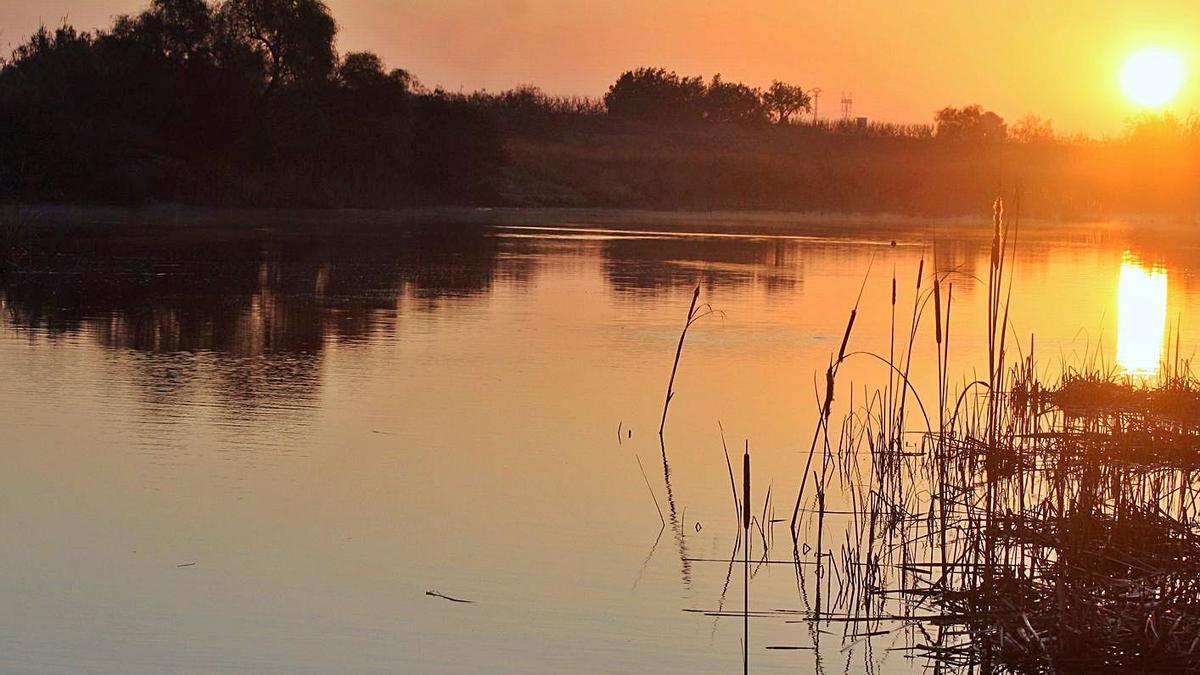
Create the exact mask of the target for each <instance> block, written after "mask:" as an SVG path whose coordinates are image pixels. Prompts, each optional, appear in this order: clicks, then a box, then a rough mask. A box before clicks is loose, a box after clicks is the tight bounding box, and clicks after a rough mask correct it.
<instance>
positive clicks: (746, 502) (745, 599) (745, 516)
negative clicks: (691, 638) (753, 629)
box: [742, 441, 750, 675]
mask: <svg viewBox="0 0 1200 675" xmlns="http://www.w3.org/2000/svg"><path fill="white" fill-rule="evenodd" d="M742 529H743V530H745V531H746V547H745V548H744V549H743V550H742V553H743V555H744V559H743V561H742V562H743V564H742V587H743V590H742V609H743V611H742V673H743V674H744V675H749V673H750V441H746V451H745V454H743V455H742Z"/></svg>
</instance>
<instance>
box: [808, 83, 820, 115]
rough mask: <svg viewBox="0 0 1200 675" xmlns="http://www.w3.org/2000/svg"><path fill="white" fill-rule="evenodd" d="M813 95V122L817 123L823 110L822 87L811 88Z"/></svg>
mask: <svg viewBox="0 0 1200 675" xmlns="http://www.w3.org/2000/svg"><path fill="white" fill-rule="evenodd" d="M809 91H810V93H812V97H813V124H816V123H817V115H818V114H820V110H821V88H820V87H813V88H812V89H810V90H809Z"/></svg>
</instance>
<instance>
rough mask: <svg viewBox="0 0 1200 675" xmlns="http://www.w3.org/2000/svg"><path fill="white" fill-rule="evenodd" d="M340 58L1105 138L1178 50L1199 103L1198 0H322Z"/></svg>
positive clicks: (497, 80)
mask: <svg viewBox="0 0 1200 675" xmlns="http://www.w3.org/2000/svg"><path fill="white" fill-rule="evenodd" d="M145 4H146V3H145V2H143V1H142V0H36V1H35V0H0V27H3V35H2V36H0V44H3V45H4V46H5V47H7V48H11V46H12V45H13V44H14V43H15V42H16V41H17V40H19V39H21V38H22V37H24V36H25V35H26V34H28V33H29V32H30V31H31V30H33V29H35V28H36V27H37V25H38V24H39V22H46V23H48V24H54V23H57V22H58V21H59V20H60V19H61V18H62V17H63V16H69V17H70V21H71V22H72V23H74V24H75V25H77V26H79V27H89V28H92V27H96V26H98V25H104V24H107V22H108V20H109V18H110V17H111V16H112V15H113V14H116V13H121V12H131V11H137V10H139V9H140V8H142V7H143V6H145ZM327 4H328V5H329V6H330V8H331V9H332V10H333V14H334V17H335V18H336V19H337V20H338V23H339V24H340V26H341V33H340V36H339V48H340V49H341V50H342V51H346V50H356V49H371V50H374V51H376V52H378V53H379V54H380V55H381V56H383V57H384V59H385V60H386V61H387V63H388V65H389V66H399V67H403V68H407V69H409V70H411V71H413V72H414V73H415V74H416V75H417V76H418V77H419V78H420V79H421V80H422V81H423V82H425V83H426V84H430V85H433V84H441V85H443V86H444V87H446V88H447V89H458V88H460V87H462V88H464V89H476V88H481V87H484V88H487V89H492V90H497V89H502V88H507V87H510V86H513V85H515V84H520V83H533V84H537V85H539V86H541V87H542V88H543V89H545V90H546V91H548V92H551V93H562V94H587V95H599V94H602V93H603V92H604V90H605V89H606V88H607V86H608V84H609V83H611V82H612V81H613V80H614V79H615V77H616V76H617V75H618V74H619V73H620V72H621V71H622V70H625V69H628V68H631V67H635V66H640V65H661V66H663V67H666V68H670V69H674V70H677V71H679V72H681V73H686V74H700V75H705V76H711V75H712V74H713V73H716V72H720V73H721V74H722V75H723V77H725V78H726V79H736V80H742V81H744V82H747V83H749V84H755V85H766V84H769V83H770V81H771V79H773V78H779V79H783V80H786V81H790V82H795V83H799V84H802V85H803V86H805V87H821V88H822V89H823V90H824V91H825V93H824V94H823V95H822V98H821V111H822V113H823V115H824V114H826V113H828V114H831V115H836V114H838V99H839V98H840V96H841V93H842V92H843V91H845V92H852V93H853V97H854V112H855V114H858V115H866V116H869V117H871V118H875V119H884V120H891V121H900V122H918V121H928V120H929V119H930V118H931V116H932V113H933V111H934V110H936V109H937V108H940V107H943V106H946V105H964V104H968V103H980V104H982V105H984V106H985V107H987V108H991V109H993V110H996V111H997V112H999V113H1000V114H1001V115H1002V116H1004V117H1005V118H1007V119H1009V120H1010V121H1011V120H1015V119H1017V118H1018V117H1020V116H1021V115H1023V114H1025V113H1027V112H1035V113H1038V114H1040V115H1043V116H1046V117H1049V118H1051V119H1053V120H1054V123H1055V127H1056V128H1057V129H1059V130H1064V131H1079V130H1081V131H1089V132H1093V133H1103V132H1109V131H1114V130H1117V129H1119V128H1120V126H1121V123H1122V120H1123V119H1124V118H1125V117H1126V116H1128V115H1130V114H1131V113H1133V112H1135V108H1134V107H1133V106H1132V105H1131V104H1129V103H1128V102H1126V101H1125V100H1124V98H1123V96H1122V95H1121V93H1120V90H1119V88H1118V86H1117V71H1118V69H1119V67H1120V65H1121V62H1122V60H1123V58H1124V56H1125V55H1126V54H1128V53H1129V52H1130V51H1132V50H1134V49H1136V48H1138V47H1141V46H1147V45H1157V46H1165V47H1170V48H1173V49H1176V50H1178V51H1179V52H1180V54H1181V55H1182V56H1183V58H1184V59H1185V60H1186V63H1187V68H1188V70H1189V75H1191V77H1189V79H1188V81H1187V82H1186V83H1185V85H1184V89H1183V91H1182V93H1181V94H1180V96H1179V98H1178V99H1177V100H1176V102H1175V103H1174V104H1173V106H1172V107H1173V108H1174V109H1176V110H1177V111H1179V112H1184V113H1186V112H1189V111H1191V110H1193V109H1198V108H1200V72H1192V71H1194V70H1195V71H1200V48H1198V46H1197V44H1196V43H1197V42H1198V41H1200V33H1198V32H1197V30H1196V27H1197V26H1200V2H1196V0H1160V1H1158V2H1132V1H1129V0H1125V1H1122V2H1111V1H1104V0H1053V1H1050V2H1048V1H1045V0H1040V1H1024V0H1020V1H1008V2H1004V1H998V2H992V3H983V2H973V1H969V0H918V1H917V2H909V3H903V2H900V3H898V2H894V1H893V0H842V1H838V2H827V3H815V2H814V3H803V2H797V1H796V0H790V1H782V0H768V1H758V2H755V1H753V0H750V1H747V2H709V1H705V0H686V1H685V0H657V1H656V0H642V1H638V0H610V1H607V2H605V1H603V0H594V1H589V2H584V1H580V0H412V1H395V0H327Z"/></svg>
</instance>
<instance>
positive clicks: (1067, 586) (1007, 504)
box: [668, 200, 1200, 674]
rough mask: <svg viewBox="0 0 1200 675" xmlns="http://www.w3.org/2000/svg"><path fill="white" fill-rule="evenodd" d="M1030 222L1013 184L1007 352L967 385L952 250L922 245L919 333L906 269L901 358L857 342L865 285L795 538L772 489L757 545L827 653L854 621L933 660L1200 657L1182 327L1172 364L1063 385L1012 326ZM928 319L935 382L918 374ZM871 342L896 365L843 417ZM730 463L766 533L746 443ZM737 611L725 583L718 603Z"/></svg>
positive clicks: (1002, 320)
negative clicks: (785, 545) (915, 379)
mask: <svg viewBox="0 0 1200 675" xmlns="http://www.w3.org/2000/svg"><path fill="white" fill-rule="evenodd" d="M1019 222H1020V217H1019V205H1017V204H1016V202H1015V200H1014V207H1013V208H1012V209H1011V210H1007V209H1006V207H1005V204H1004V202H1002V201H1001V200H997V202H996V204H995V217H994V219H993V241H992V249H991V256H990V262H989V269H988V276H987V279H986V282H987V288H986V292H987V294H988V295H987V298H988V312H987V324H986V326H985V329H986V331H987V337H988V342H987V343H988V345H989V350H988V363H987V364H986V366H985V367H986V371H985V373H984V374H983V375H982V376H980V377H978V378H977V379H976V380H974V381H970V382H967V383H965V384H964V385H963V386H962V387H960V388H959V389H958V390H952V389H951V387H950V378H949V366H948V363H949V361H950V357H951V354H952V349H951V343H950V340H951V336H952V334H955V335H956V334H958V332H959V331H961V330H962V328H961V327H959V326H955V327H954V330H953V331H952V330H951V328H952V326H951V322H950V317H951V312H952V308H953V298H954V291H953V284H952V279H951V277H950V275H948V274H946V273H944V272H941V271H939V270H938V269H937V265H936V261H935V262H934V264H933V265H931V268H932V270H933V273H932V274H931V275H927V272H926V266H925V263H924V261H922V263H921V265H920V267H919V269H918V271H917V275H916V279H915V280H914V282H913V285H912V286H909V288H911V289H912V292H913V298H912V309H911V316H910V317H909V318H908V319H906V320H905V319H899V321H900V322H901V327H900V329H899V330H897V321H898V319H897V307H898V306H900V305H901V304H902V303H901V299H900V298H898V293H897V288H898V284H897V280H896V278H895V275H893V282H892V291H891V293H892V298H891V303H892V331H891V333H892V338H891V344H890V345H889V347H888V354H887V355H886V356H884V355H882V354H875V353H873V352H866V351H861V350H856V349H855V348H854V340H853V329H854V325H855V319H856V316H857V313H858V306H859V305H858V302H857V301H856V302H855V305H854V309H853V310H852V312H851V313H850V318H849V320H848V322H847V326H846V330H845V334H844V336H843V339H842V341H841V343H840V345H839V347H838V350H837V352H836V354H834V355H831V359H830V363H829V366H828V367H827V368H826V373H825V387H824V396H823V397H822V398H821V399H820V401H819V405H820V409H819V411H818V413H819V414H818V421H817V424H816V429H815V431H814V434H813V437H812V442H811V444H810V450H809V452H808V454H807V455H806V456H805V458H804V460H803V462H802V463H801V465H800V467H798V468H801V469H802V470H801V472H800V474H799V476H798V481H797V486H796V501H795V505H794V507H793V514H792V518H791V519H790V522H789V531H790V532H791V537H792V542H791V543H792V546H791V549H792V550H791V555H790V557H789V558H787V559H783V558H780V557H778V555H775V556H773V555H772V553H773V552H774V551H776V550H777V549H778V547H776V546H773V545H772V542H773V538H772V537H771V536H770V535H769V534H768V532H769V531H770V526H771V525H774V524H775V523H776V522H781V523H782V522H783V521H782V519H775V518H773V517H771V518H768V516H767V513H766V505H765V504H764V509H763V511H764V513H763V516H762V518H761V520H762V521H763V523H764V524H765V527H766V529H764V530H761V536H759V537H757V538H758V539H759V540H760V541H761V543H762V546H761V551H759V552H758V555H757V556H755V557H753V558H752V557H750V556H749V555H748V553H747V555H746V556H745V561H744V564H746V565H750V564H757V565H767V564H770V565H790V566H792V567H793V569H794V573H795V576H796V588H797V591H798V596H799V601H800V603H801V608H799V609H781V610H771V611H764V610H757V611H755V612H754V613H753V616H754V617H756V618H757V619H759V620H766V619H771V618H776V619H780V620H783V621H786V622H789V623H803V624H807V625H809V626H810V627H811V628H814V629H817V630H812V631H810V635H812V636H814V637H813V645H812V647H811V648H812V649H818V650H819V642H820V641H819V639H818V638H817V637H816V636H817V635H819V634H822V633H829V632H839V631H840V633H841V638H842V641H843V642H844V646H843V647H842V651H847V650H850V649H852V648H853V647H854V646H855V645H858V644H860V643H863V642H870V641H873V640H875V639H878V638H881V637H883V636H890V637H889V639H892V640H893V643H891V644H894V638H896V637H900V638H903V639H902V640H901V641H900V642H899V645H898V646H891V647H888V649H891V650H898V651H902V652H904V653H905V655H907V656H909V657H912V658H916V659H922V660H924V661H925V662H926V663H927V665H930V666H932V667H933V668H934V671H935V672H964V673H968V672H969V673H1002V672H1008V673H1082V672H1088V673H1092V674H1094V673H1117V672H1122V673H1123V672H1146V673H1156V672H1160V673H1174V672H1200V380H1197V379H1196V378H1195V377H1193V376H1192V375H1191V371H1190V364H1189V363H1188V362H1187V361H1186V360H1184V359H1182V358H1180V356H1179V346H1178V339H1176V344H1175V349H1174V354H1171V353H1170V352H1168V354H1167V355H1165V356H1164V358H1163V363H1162V367H1161V369H1160V375H1159V376H1158V378H1157V379H1156V380H1154V381H1146V380H1135V379H1133V378H1131V377H1127V376H1124V375H1121V374H1119V373H1116V372H1110V371H1104V370H1101V369H1099V368H1095V367H1093V368H1082V369H1067V370H1065V372H1064V374H1063V375H1061V376H1060V377H1058V378H1057V379H1056V380H1054V381H1049V382H1047V381H1043V380H1042V379H1041V378H1040V377H1039V376H1038V374H1037V373H1038V372H1039V369H1038V367H1037V354H1036V352H1035V343H1034V339H1033V338H1032V337H1030V338H1029V340H1028V343H1027V344H1020V343H1018V342H1017V341H1016V340H1015V339H1014V337H1013V336H1012V335H1011V334H1010V332H1009V331H1010V324H1009V320H1008V316H1009V307H1010V303H1011V298H1012V282H1011V267H1012V261H1013V258H1014V255H1013V254H1014V251H1015V250H1016V246H1017V237H1018V233H1019ZM904 285H905V284H904V283H903V282H901V283H900V284H899V288H900V289H903V288H904ZM695 302H696V300H695V299H693V307H694V306H695ZM693 311H694V310H693ZM901 313H902V312H901ZM690 316H691V315H690V314H689V322H690ZM923 321H925V322H929V321H932V322H933V323H934V326H933V330H932V331H928V330H927V331H926V332H927V333H928V332H932V333H933V339H934V340H935V342H936V348H937V349H936V354H937V364H936V366H937V388H938V391H937V392H936V396H934V395H932V394H929V395H925V394H924V393H923V392H919V391H918V390H917V389H916V388H915V387H914V386H913V385H912V382H911V380H910V378H909V374H910V372H912V371H911V368H912V366H913V364H912V362H913V358H914V357H913V354H914V353H915V350H914V344H915V343H916V341H917V340H918V336H919V335H922V334H923V333H922V332H921V331H920V330H919V328H920V326H921V324H922V322H923ZM903 324H907V325H903ZM926 327H927V328H928V326H926ZM904 334H907V341H906V342H905V341H904V339H903V337H901V341H900V343H899V344H897V339H896V337H895V336H896V335H901V336H903V335H904ZM1014 351H1015V352H1016V353H1015V357H1014V354H1013V352H1014ZM856 358H866V359H874V360H876V361H879V362H882V363H883V364H884V365H885V366H886V368H887V372H888V379H887V382H886V385H885V386H881V387H880V388H879V390H878V391H876V392H874V393H868V392H866V391H865V390H864V393H863V394H862V396H861V398H859V399H858V400H857V401H853V400H852V401H851V402H850V404H849V406H848V410H849V411H850V412H849V413H848V414H847V415H846V416H845V418H844V419H843V420H842V421H841V423H840V425H838V424H837V423H836V422H835V420H834V419H833V415H832V412H831V411H832V407H831V405H832V402H833V399H834V392H835V390H837V391H841V390H842V389H844V388H845V387H839V385H838V383H837V374H838V370H839V368H840V367H841V366H842V365H843V364H844V363H845V362H846V361H848V360H850V359H856ZM669 397H670V394H669V393H668V400H669ZM806 440H807V438H806ZM726 463H727V470H728V472H729V474H730V483H731V490H732V492H733V496H734V500H733V503H734V510H735V514H736V515H737V516H738V519H739V522H741V523H742V524H743V525H744V527H743V533H741V534H740V536H739V542H738V545H741V544H742V543H743V541H744V543H745V544H746V545H747V546H748V544H749V538H750V537H751V536H752V535H751V532H752V528H751V522H750V521H743V519H744V518H746V517H747V516H748V515H749V514H748V513H747V511H748V510H749V508H750V507H749V504H748V503H747V504H743V505H741V506H739V505H738V502H739V499H738V495H737V490H736V487H734V486H733V482H734V480H733V468H732V465H731V463H730V460H729V457H728V451H726ZM834 504H836V505H837V506H836V507H831V505H834ZM737 550H738V549H737V545H735V553H736V552H737ZM697 560H698V559H697ZM756 561H757V562H756ZM739 562H743V561H739ZM733 563H734V559H733V557H732V556H731V558H730V560H729V564H730V569H731V570H732V566H733ZM726 588H728V580H727V582H726ZM775 606H778V603H775ZM723 607H724V593H722V602H721V603H720V605H719V606H718V609H717V610H716V611H715V612H709V613H710V614H711V615H713V616H726V615H729V614H730V612H727V611H725V610H724V609H723ZM744 615H745V616H751V612H750V609H749V607H747V608H746V609H745V610H744ZM789 648H792V649H801V648H802V647H789ZM805 648H807V647H805ZM867 651H868V652H870V650H867Z"/></svg>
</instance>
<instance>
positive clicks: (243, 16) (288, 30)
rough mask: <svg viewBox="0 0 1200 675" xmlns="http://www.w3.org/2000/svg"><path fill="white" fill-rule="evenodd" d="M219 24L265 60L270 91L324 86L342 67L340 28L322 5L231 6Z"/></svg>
mask: <svg viewBox="0 0 1200 675" xmlns="http://www.w3.org/2000/svg"><path fill="white" fill-rule="evenodd" d="M219 18H220V20H221V21H222V23H223V24H224V25H225V30H226V31H228V32H229V34H230V35H232V36H233V37H234V38H236V39H238V40H240V41H242V42H244V43H246V44H248V45H250V46H251V47H252V48H253V49H254V50H255V51H256V52H258V53H259V54H260V55H261V56H262V58H263V62H264V64H265V65H266V72H265V73H264V78H265V82H266V88H267V91H273V90H274V89H275V88H276V87H278V86H279V85H280V84H309V85H315V84H319V83H321V82H324V81H325V80H326V79H328V78H329V76H330V74H332V72H333V70H334V68H335V66H336V64H337V56H336V54H335V53H334V48H333V38H334V35H336V34H337V24H336V23H335V22H334V20H333V17H332V16H330V14H329V8H328V7H326V6H325V3H323V2H320V0H226V2H225V3H224V4H223V5H221V8H220V11H219Z"/></svg>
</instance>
